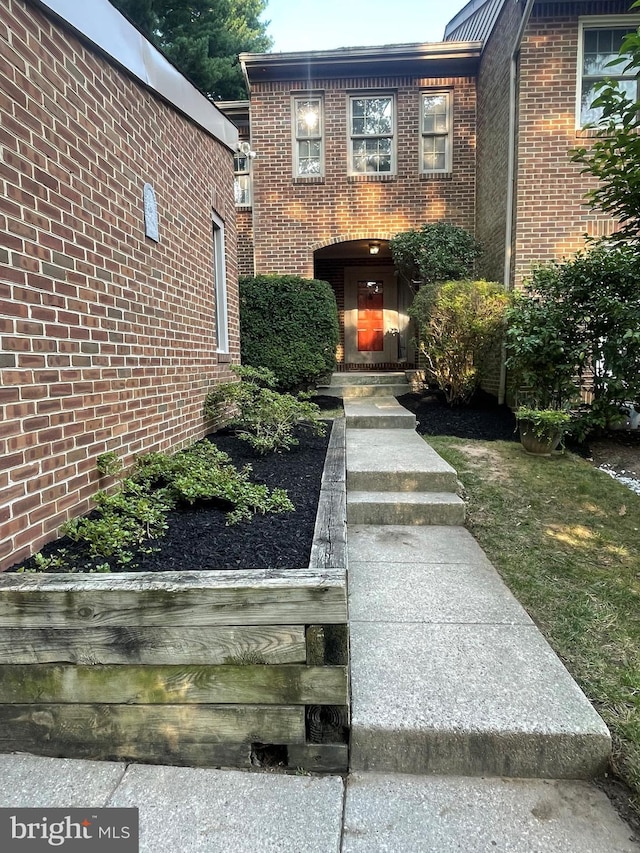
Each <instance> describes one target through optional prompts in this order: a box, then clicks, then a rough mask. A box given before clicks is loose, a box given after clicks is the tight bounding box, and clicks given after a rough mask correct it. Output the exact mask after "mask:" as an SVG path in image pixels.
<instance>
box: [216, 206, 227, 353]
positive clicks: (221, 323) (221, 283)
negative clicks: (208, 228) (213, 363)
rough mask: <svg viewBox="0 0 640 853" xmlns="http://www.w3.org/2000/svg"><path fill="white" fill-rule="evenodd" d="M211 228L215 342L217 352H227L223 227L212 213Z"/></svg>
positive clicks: (220, 221)
mask: <svg viewBox="0 0 640 853" xmlns="http://www.w3.org/2000/svg"><path fill="white" fill-rule="evenodd" d="M212 227H213V284H214V293H215V297H216V341H217V349H218V352H224V353H227V352H229V322H228V319H227V276H226V271H225V263H224V225H223V223H222V220H220V219H218V217H217V216H216V215H215V213H212Z"/></svg>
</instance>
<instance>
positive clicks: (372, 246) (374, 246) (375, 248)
mask: <svg viewBox="0 0 640 853" xmlns="http://www.w3.org/2000/svg"><path fill="white" fill-rule="evenodd" d="M379 251H380V243H378V242H377V241H375V242H373V243H369V254H370V255H377V254H378V252H379Z"/></svg>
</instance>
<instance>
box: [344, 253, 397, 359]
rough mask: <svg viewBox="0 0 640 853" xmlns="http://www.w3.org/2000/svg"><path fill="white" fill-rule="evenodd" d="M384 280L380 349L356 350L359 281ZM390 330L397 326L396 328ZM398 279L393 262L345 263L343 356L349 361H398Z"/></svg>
mask: <svg viewBox="0 0 640 853" xmlns="http://www.w3.org/2000/svg"><path fill="white" fill-rule="evenodd" d="M372 279H381V280H382V282H383V285H382V287H383V289H382V294H383V303H382V305H383V318H384V319H383V329H384V347H383V349H381V350H379V351H370V352H360V351H359V350H358V281H367V280H372ZM393 330H396V331H395V332H394V331H393ZM397 330H398V282H397V279H396V276H395V271H394V268H393V266H391V265H385V266H361V267H346V268H345V274H344V360H345V362H347V363H348V364H371V365H372V366H375V365H376V364H384V363H387V364H389V363H392V364H393V363H397V362H398V332H397Z"/></svg>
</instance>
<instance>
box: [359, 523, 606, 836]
mask: <svg viewBox="0 0 640 853" xmlns="http://www.w3.org/2000/svg"><path fill="white" fill-rule="evenodd" d="M348 561H349V612H350V616H349V626H350V628H349V630H350V649H351V693H352V706H351V707H352V730H351V750H350V755H351V760H350V766H351V769H352V770H356V771H376V772H385V773H410V774H425V775H434V774H442V775H444V776H450V775H453V776H455V775H460V776H497V777H520V778H527V777H528V778H544V779H586V778H591V777H594V776H597V775H598V774H600V773H601V772H602V771H603V770H604V769H606V767H607V764H608V760H609V757H610V750H611V739H610V735H609V732H608V730H607V727H606V726H605V724H604V723H603V721H602V720H601V719H600V717H599V716H598V714H597V713H596V711H595V710H594V709H593V707H592V706H591V704H590V703H589V701H588V700H587V699H586V697H585V696H584V694H583V693H582V691H581V690H580V688H579V687H578V686H577V684H576V683H575V681H574V680H573V679H572V678H571V676H570V674H569V673H568V672H567V670H566V669H565V667H564V666H563V664H562V663H561V662H560V660H559V659H558V657H557V656H556V654H555V653H554V652H553V650H552V649H551V647H550V646H549V644H548V643H547V642H546V640H545V639H544V637H543V636H542V634H541V633H540V631H539V630H538V629H537V627H536V626H535V625H534V624H533V622H532V621H531V619H530V617H529V616H528V614H527V613H526V611H525V610H524V608H523V607H522V606H521V605H520V604H519V602H518V601H517V600H516V599H515V597H514V596H513V595H512V593H511V592H510V591H509V590H508V589H507V587H506V586H505V584H504V583H503V581H502V579H501V578H500V577H499V575H498V573H497V572H496V570H495V569H494V567H493V566H492V565H491V563H490V561H489V560H488V559H487V557H486V555H485V554H484V552H483V551H482V549H481V548H480V546H479V545H478V544H477V542H476V541H475V540H474V539H473V537H472V536H471V534H470V533H469V531H467V530H465V529H464V528H463V527H441V526H434V527H430V528H429V527H420V526H411V527H409V526H393V525H392V526H380V527H378V526H372V525H366V526H355V525H350V526H349V542H348ZM523 849H524V848H523Z"/></svg>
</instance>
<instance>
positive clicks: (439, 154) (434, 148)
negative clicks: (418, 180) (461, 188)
mask: <svg viewBox="0 0 640 853" xmlns="http://www.w3.org/2000/svg"><path fill="white" fill-rule="evenodd" d="M447 141H448V140H447V137H446V136H431V137H429V136H428V137H426V138H425V139H424V140H423V148H422V152H423V154H422V169H423V171H425V172H444V171H445V170H446V168H447Z"/></svg>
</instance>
